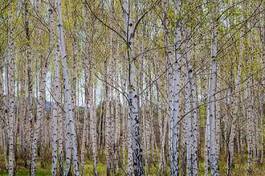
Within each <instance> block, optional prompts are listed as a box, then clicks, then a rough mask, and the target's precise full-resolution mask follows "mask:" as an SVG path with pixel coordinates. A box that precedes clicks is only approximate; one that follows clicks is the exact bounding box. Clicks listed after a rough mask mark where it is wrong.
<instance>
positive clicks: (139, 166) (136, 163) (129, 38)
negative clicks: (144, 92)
mask: <svg viewBox="0 0 265 176" xmlns="http://www.w3.org/2000/svg"><path fill="white" fill-rule="evenodd" d="M130 2H131V1H129V0H124V1H123V4H122V5H123V9H124V22H125V31H126V45H127V46H126V47H127V58H128V61H129V65H128V67H129V75H128V76H129V78H128V91H129V94H128V103H129V119H128V134H129V135H128V140H129V142H128V173H127V175H129V176H131V175H133V174H134V175H136V176H142V175H144V166H143V161H142V148H141V141H140V139H141V137H140V123H139V108H140V107H139V97H138V95H137V91H136V90H137V89H136V86H137V85H136V68H135V63H134V62H135V61H134V59H133V47H134V44H133V42H134V24H133V20H132V9H131V8H130V7H131V4H130Z"/></svg>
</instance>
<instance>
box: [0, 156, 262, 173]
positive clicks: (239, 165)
mask: <svg viewBox="0 0 265 176" xmlns="http://www.w3.org/2000/svg"><path fill="white" fill-rule="evenodd" d="M221 160H222V161H221V163H220V173H221V174H220V175H221V176H225V175H226V174H225V173H226V164H225V162H224V161H225V160H224V158H222V159H221ZM235 163H236V164H235V166H234V168H233V174H232V175H233V176H247V169H246V168H247V164H246V159H245V158H243V159H242V158H236V160H235ZM37 168H38V169H37V176H50V175H51V173H50V167H46V168H41V166H40V164H39V163H38V165H37ZM125 170H126V169H125ZM145 170H146V173H147V174H146V175H150V176H157V175H158V173H159V171H158V167H157V166H156V165H152V166H151V167H150V168H149V169H147V168H146V169H145ZM97 171H98V175H99V176H105V175H106V165H104V164H103V163H101V162H99V163H98V167H97ZM85 173H86V176H92V175H93V163H92V161H89V162H87V163H86V165H85ZM199 173H200V174H199V175H204V164H203V162H200V165H199ZM6 175H7V171H6V170H5V164H4V159H3V157H2V156H0V176H6ZM16 175H17V176H28V175H29V169H27V168H25V167H22V166H20V165H19V166H17V174H16ZM123 175H126V174H125V172H124V171H123V170H119V171H118V173H117V174H116V176H123ZM167 175H169V169H168V168H167ZM250 175H251V176H263V175H264V176H265V164H263V165H261V164H256V165H254V166H253V172H252V173H251V174H250Z"/></svg>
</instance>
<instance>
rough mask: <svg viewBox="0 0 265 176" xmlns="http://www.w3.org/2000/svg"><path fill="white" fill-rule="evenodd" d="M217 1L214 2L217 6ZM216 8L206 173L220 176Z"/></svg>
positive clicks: (208, 113)
mask: <svg viewBox="0 0 265 176" xmlns="http://www.w3.org/2000/svg"><path fill="white" fill-rule="evenodd" d="M216 5H217V3H215V4H214V6H216ZM216 8H217V7H214V10H213V12H212V15H213V17H212V43H211V58H212V60H211V68H210V69H211V70H210V77H209V85H208V99H207V101H208V102H207V119H206V129H205V145H206V146H205V147H206V151H205V175H208V169H210V171H211V175H213V176H218V175H219V171H218V156H217V139H216V95H215V93H216V85H217V62H216V57H217V21H216V20H217V19H216V17H215V13H216Z"/></svg>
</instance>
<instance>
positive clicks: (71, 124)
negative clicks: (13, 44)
mask: <svg viewBox="0 0 265 176" xmlns="http://www.w3.org/2000/svg"><path fill="white" fill-rule="evenodd" d="M57 11H58V35H59V41H58V42H59V46H60V51H61V57H62V68H63V79H64V98H65V105H64V111H65V113H66V114H65V115H66V123H65V124H66V129H68V130H67V134H66V143H67V142H68V143H69V144H70V146H67V147H69V149H70V151H71V150H72V152H73V153H72V155H73V165H74V174H75V175H76V176H78V175H79V166H78V165H79V164H78V150H77V138H76V130H75V118H74V109H73V102H72V98H71V85H70V78H69V70H68V66H67V53H66V48H65V42H64V31H63V19H62V9H61V0H57ZM66 150H68V149H66ZM66 160H67V161H66V162H67V163H68V165H67V166H66V169H65V175H68V173H69V170H70V158H69V156H68V157H67V158H66Z"/></svg>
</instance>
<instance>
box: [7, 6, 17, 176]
mask: <svg viewBox="0 0 265 176" xmlns="http://www.w3.org/2000/svg"><path fill="white" fill-rule="evenodd" d="M9 3H10V5H9V8H8V9H9V12H8V27H9V28H8V55H7V72H6V74H7V75H8V76H7V77H8V80H7V81H8V83H7V85H8V87H7V88H8V89H7V90H8V91H7V95H8V102H7V103H8V104H7V105H8V114H7V115H8V116H7V118H6V119H7V124H8V129H7V134H8V175H9V176H13V175H15V139H16V137H15V121H16V117H15V115H16V114H15V57H14V54H15V46H14V38H13V32H14V26H13V14H12V10H13V9H12V4H11V1H9Z"/></svg>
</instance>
